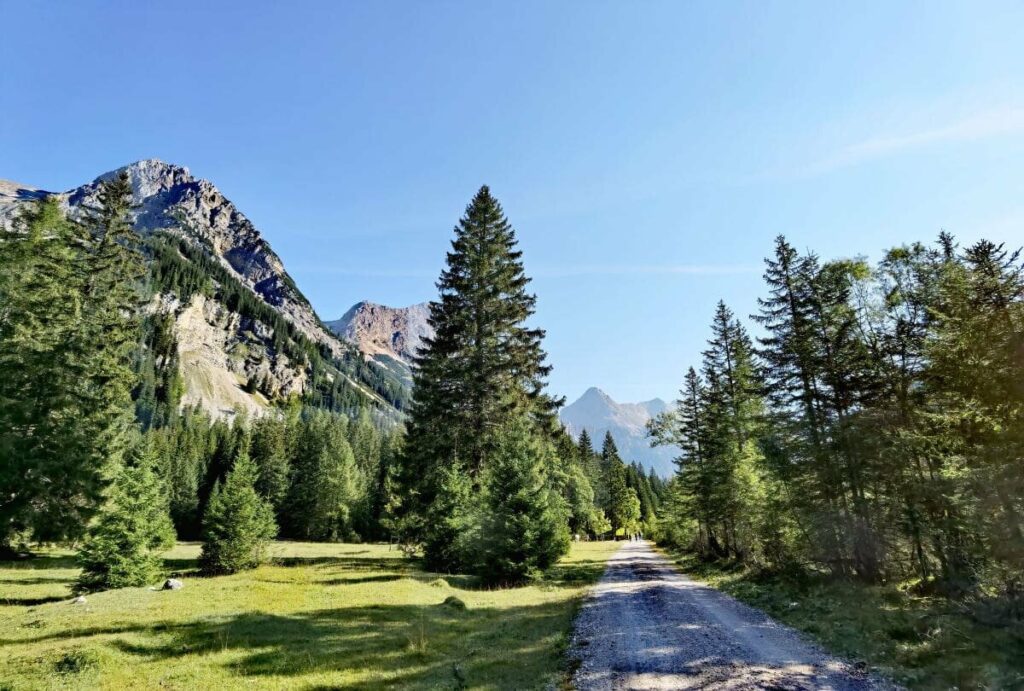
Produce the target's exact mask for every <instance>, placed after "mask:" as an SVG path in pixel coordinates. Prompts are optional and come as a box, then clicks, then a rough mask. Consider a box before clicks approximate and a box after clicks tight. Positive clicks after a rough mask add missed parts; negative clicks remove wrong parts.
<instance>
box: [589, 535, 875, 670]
mask: <svg viewBox="0 0 1024 691" xmlns="http://www.w3.org/2000/svg"><path fill="white" fill-rule="evenodd" d="M569 655H570V660H572V661H573V664H578V665H579V666H578V669H577V671H576V673H575V675H574V677H573V682H574V685H575V687H576V688H577V689H581V690H584V689H787V690H790V689H791V690H796V689H837V690H848V689H883V688H891V686H890V685H888V684H885V683H883V682H881V681H879V680H877V679H874V678H872V677H870V676H869V675H867V674H866V673H865V672H864V671H862V670H859V669H857V668H855V667H854V666H852V665H850V664H848V663H846V662H843V661H842V660H839V659H837V658H835V657H832V656H830V655H828V654H826V653H825V652H823V651H822V650H820V649H819V648H818V647H816V646H815V645H813V644H811V643H809V642H808V641H807V640H806V639H804V638H803V637H802V636H801V635H800V634H798V633H797V632H796V631H794V630H793V629H790V628H788V627H786V626H783V625H782V624H779V623H778V622H776V621H774V620H772V619H771V618H769V617H768V616H767V615H766V614H764V612H761V611H760V610H756V609H753V608H752V607H748V606H746V605H744V604H742V603H740V602H737V601H736V600H734V599H733V598H731V597H729V596H728V595H725V594H723V593H721V592H719V591H717V590H715V589H714V588H710V587H708V586H705V585H702V584H700V583H697V582H695V581H692V580H690V579H689V578H687V577H686V576H683V575H682V574H680V573H679V572H678V571H676V570H675V569H674V568H673V567H672V566H671V564H670V563H669V561H668V560H667V559H666V558H665V557H663V556H661V555H660V554H658V553H657V552H655V551H654V550H653V549H651V547H650V545H649V544H647V543H644V542H626V543H624V544H623V546H622V549H620V550H619V551H618V552H616V553H615V555H614V556H612V558H611V559H610V560H609V562H608V567H607V569H606V570H605V573H604V576H603V577H602V578H601V580H600V581H599V582H598V584H597V585H596V586H595V587H594V590H593V591H592V592H591V594H590V596H589V597H588V598H587V600H586V602H585V603H584V605H583V608H582V610H581V611H580V615H579V618H578V619H577V620H576V630H575V632H574V634H573V640H572V643H571V646H570V651H569Z"/></svg>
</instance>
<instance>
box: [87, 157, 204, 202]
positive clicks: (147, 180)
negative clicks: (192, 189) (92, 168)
mask: <svg viewBox="0 0 1024 691" xmlns="http://www.w3.org/2000/svg"><path fill="white" fill-rule="evenodd" d="M122 170H123V171H125V172H127V173H128V178H129V179H130V180H131V183H132V192H133V193H134V196H135V197H136V198H138V199H145V198H147V197H152V196H155V195H158V194H161V193H163V192H167V191H168V190H170V189H173V188H174V187H176V186H178V185H186V184H189V183H192V182H195V181H196V180H195V178H193V177H192V173H191V172H190V171H189V169H188V168H186V167H184V166H179V165H175V164H173V163H165V162H164V161H161V160H160V159H158V158H147V159H143V160H141V161H136V162H135V163H129V164H128V165H126V166H123V167H121V168H118V169H116V170H111V171H109V172H107V173H104V174H103V175H100V176H99V177H98V178H96V180H94V181H93V183H94V184H96V183H99V182H102V181H103V180H109V179H110V178H112V177H114V176H115V175H117V174H118V173H120V172H121V171H122ZM207 184H209V183H207ZM210 186H211V187H212V185H210Z"/></svg>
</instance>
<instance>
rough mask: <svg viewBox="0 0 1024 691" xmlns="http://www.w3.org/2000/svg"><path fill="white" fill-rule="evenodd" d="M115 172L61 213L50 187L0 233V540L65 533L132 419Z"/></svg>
mask: <svg viewBox="0 0 1024 691" xmlns="http://www.w3.org/2000/svg"><path fill="white" fill-rule="evenodd" d="M130 202H131V185H130V183H129V181H128V179H127V176H125V175H124V174H122V175H118V176H115V177H114V178H112V179H109V180H106V181H104V182H102V183H101V185H100V191H99V205H98V206H96V207H95V208H89V209H86V210H85V212H84V215H83V217H82V218H81V219H80V221H79V222H77V223H70V222H69V221H68V220H67V219H66V218H65V217H64V214H63V212H62V211H61V209H60V205H59V203H58V201H57V200H56V199H55V198H47V199H45V200H43V201H41V202H40V203H38V204H37V205H33V206H30V207H29V208H28V209H27V211H26V212H25V214H24V215H23V216H22V217H21V218H20V219H19V220H18V222H17V223H16V227H15V228H14V229H13V232H4V233H3V237H2V238H0V367H2V368H3V371H4V375H3V377H2V380H3V381H2V383H0V453H2V456H3V458H4V461H5V462H4V463H3V464H2V466H3V467H2V469H0V495H2V496H3V497H4V499H3V500H0V550H3V549H6V550H9V549H11V548H12V543H13V542H14V541H15V540H16V539H17V538H18V537H19V536H21V537H25V538H34V539H37V540H48V541H49V540H61V539H66V538H76V537H79V536H80V535H81V534H82V531H83V530H84V528H85V526H86V525H87V524H88V521H89V518H90V516H91V515H92V513H93V512H94V511H95V510H96V508H97V507H98V506H99V504H100V503H101V501H102V498H103V489H104V487H105V485H106V478H108V477H110V475H111V474H112V473H111V472H110V471H111V469H112V468H116V467H117V465H118V463H119V461H120V459H121V456H122V455H123V452H124V450H125V448H126V445H127V441H128V433H129V430H130V427H131V423H132V409H131V399H130V395H131V391H132V388H133V386H134V384H135V376H134V372H133V370H132V367H131V362H132V357H131V356H132V353H133V351H134V350H135V348H136V347H137V344H138V341H139V324H140V320H139V318H138V311H139V306H140V300H141V292H140V278H141V276H142V273H143V271H142V259H141V255H140V253H139V251H138V238H137V236H136V235H135V233H134V231H133V230H132V228H131V224H130V219H129V210H130Z"/></svg>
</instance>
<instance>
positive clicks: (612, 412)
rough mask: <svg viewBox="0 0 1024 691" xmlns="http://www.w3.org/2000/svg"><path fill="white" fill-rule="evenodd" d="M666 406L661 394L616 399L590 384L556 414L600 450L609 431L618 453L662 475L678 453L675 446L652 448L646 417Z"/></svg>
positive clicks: (572, 433) (651, 416)
mask: <svg viewBox="0 0 1024 691" xmlns="http://www.w3.org/2000/svg"><path fill="white" fill-rule="evenodd" d="M667 409H668V404H667V403H665V401H663V400H661V399H660V398H655V399H652V400H650V401H644V402H642V403H616V402H615V401H614V400H612V398H611V396H609V395H608V394H606V393H605V392H604V391H601V389H598V388H596V387H591V388H589V389H587V390H586V391H585V392H584V394H583V395H582V396H580V397H579V399H577V400H576V401H575V402H574V403H571V404H570V405H567V406H565V407H564V408H562V411H561V413H559V417H561V419H562V423H563V424H564V425H565V426H566V428H567V429H568V430H569V433H570V434H571V435H572V436H573V438H578V437H579V435H580V432H582V431H583V430H584V429H585V430H587V433H588V434H590V437H591V439H593V440H594V446H595V448H596V449H597V450H598V451H600V449H601V440H602V439H604V435H605V432H609V431H610V432H611V433H612V438H613V439H614V440H615V445H616V446H617V447H618V449H619V455H620V456H622V459H623V460H624V461H626V462H627V463H629V462H632V461H638V462H639V463H640V464H641V465H643V466H644V467H645V468H648V469H649V468H654V470H655V472H657V473H658V474H659V475H662V476H664V477H668V476H669V475H671V474H672V472H673V470H674V466H673V465H672V459H673V458H674V457H675V456H676V455H677V454H678V453H679V451H678V449H676V448H674V447H665V446H659V447H654V448H651V445H650V440H649V439H648V437H647V421H648V420H650V419H651V418H653V417H654V416H655V415H657V414H658V413H661V412H663V411H665V410H667Z"/></svg>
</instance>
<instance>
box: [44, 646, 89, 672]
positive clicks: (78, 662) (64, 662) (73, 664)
mask: <svg viewBox="0 0 1024 691" xmlns="http://www.w3.org/2000/svg"><path fill="white" fill-rule="evenodd" d="M99 664H100V658H99V655H97V654H96V652H95V651H93V650H69V651H68V652H66V653H64V654H63V655H61V656H60V657H59V658H57V660H56V661H55V662H54V663H53V671H55V672H56V673H57V674H81V673H82V672H86V671H89V670H91V669H95V668H96V667H99Z"/></svg>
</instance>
